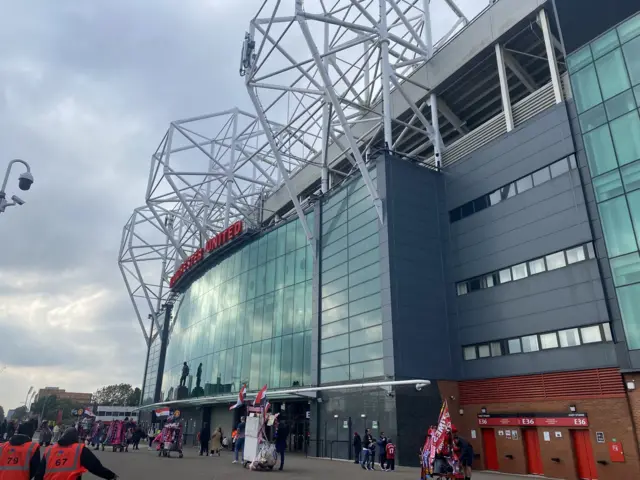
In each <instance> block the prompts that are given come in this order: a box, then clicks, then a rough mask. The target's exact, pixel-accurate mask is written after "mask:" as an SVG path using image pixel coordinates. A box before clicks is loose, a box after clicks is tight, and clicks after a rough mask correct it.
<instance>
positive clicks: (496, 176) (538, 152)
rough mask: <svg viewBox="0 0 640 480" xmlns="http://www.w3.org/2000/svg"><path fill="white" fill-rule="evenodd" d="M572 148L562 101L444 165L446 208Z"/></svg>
mask: <svg viewBox="0 0 640 480" xmlns="http://www.w3.org/2000/svg"><path fill="white" fill-rule="evenodd" d="M574 149H575V147H574V144H573V139H572V138H571V131H570V128H569V123H568V119H567V115H566V109H565V108H564V106H563V105H562V104H561V105H558V106H556V107H554V108H553V109H551V110H550V111H549V113H545V114H543V115H539V116H538V117H535V118H534V119H533V120H531V121H529V122H528V123H526V124H525V125H524V126H523V127H521V129H519V130H517V131H513V132H509V133H507V134H505V135H504V136H502V137H500V138H499V139H497V140H495V141H494V142H493V143H491V144H490V145H489V146H488V147H486V148H484V149H481V150H478V151H476V152H474V153H472V154H471V155H469V156H468V157H466V159H464V160H461V161H459V162H457V163H455V164H454V165H452V166H451V167H449V168H447V169H446V170H445V178H446V181H447V199H446V200H447V209H448V210H450V209H452V208H455V207H457V206H459V205H462V204H464V203H466V202H468V201H470V200H473V199H474V198H477V197H479V196H481V195H484V194H487V193H489V192H491V191H493V190H495V189H497V188H499V187H501V186H503V185H506V184H507V183H509V182H511V181H514V180H516V179H518V178H520V177H523V176H525V175H527V174H529V173H532V172H534V171H535V170H538V169H539V168H542V167H544V166H545V165H549V164H550V163H552V162H553V161H555V160H558V159H560V158H562V157H564V156H566V155H569V154H570V153H573V151H574Z"/></svg>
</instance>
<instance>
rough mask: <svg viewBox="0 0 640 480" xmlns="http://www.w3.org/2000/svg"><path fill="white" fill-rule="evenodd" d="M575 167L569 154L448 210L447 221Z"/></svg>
mask: <svg viewBox="0 0 640 480" xmlns="http://www.w3.org/2000/svg"><path fill="white" fill-rule="evenodd" d="M575 168H577V164H576V157H575V156H574V155H569V156H568V157H565V158H562V159H560V160H558V161H557V162H554V163H552V164H551V165H548V166H546V167H544V168H541V169H540V170H537V171H535V172H533V173H531V174H529V175H527V176H525V177H522V178H520V179H519V180H516V181H515V182H511V183H508V184H507V185H504V186H502V187H500V188H499V189H497V190H495V191H494V192H491V193H488V194H486V195H482V196H481V197H478V198H476V199H475V200H472V201H470V202H467V203H465V204H464V205H461V206H459V207H457V208H454V209H453V210H451V211H450V212H449V221H450V222H451V223H453V222H457V221H458V220H462V219H463V218H466V217H469V216H471V215H473V214H474V213H478V212H481V211H482V210H484V209H485V208H489V207H493V206H494V205H497V204H498V203H500V202H502V201H503V200H506V199H507V198H511V197H514V196H516V195H519V194H520V193H524V192H526V191H527V190H530V189H532V188H533V187H537V186H538V185H542V184H543V183H545V182H548V181H549V180H551V179H552V178H556V177H559V176H560V175H563V174H565V173H567V172H568V171H569V170H570V169H575Z"/></svg>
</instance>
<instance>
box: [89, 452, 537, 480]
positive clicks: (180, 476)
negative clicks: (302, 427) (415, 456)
mask: <svg viewBox="0 0 640 480" xmlns="http://www.w3.org/2000/svg"><path fill="white" fill-rule="evenodd" d="M95 453H97V455H98V457H99V458H100V461H101V462H103V464H104V465H105V466H106V467H107V468H109V469H111V470H113V471H114V472H116V473H117V474H118V475H119V476H120V478H121V479H122V480H134V479H135V480H139V479H152V480H204V479H207V480H218V479H227V480H228V479H230V478H233V480H244V479H251V480H256V478H259V477H261V476H267V477H268V478H270V479H272V480H275V479H276V478H279V479H282V480H299V479H300V480H303V479H304V480H314V479H318V480H320V479H322V480H327V479H334V480H342V479H349V480H365V479H366V480H377V479H383V478H390V479H395V480H419V478H420V470H419V469H418V468H409V467H399V468H398V469H396V471H395V472H382V471H380V470H375V471H367V470H363V469H362V468H360V466H358V465H355V464H353V463H352V462H346V461H337V460H325V459H317V458H306V457H305V456H304V455H298V454H290V455H287V456H286V458H285V467H284V470H283V471H277V470H274V471H266V472H260V471H257V472H254V471H250V470H249V469H245V468H243V467H242V466H241V465H240V464H233V463H232V461H233V455H232V454H231V452H223V453H222V454H221V456H220V457H217V456H213V457H206V456H203V457H200V456H199V455H198V453H197V450H196V449H194V448H187V449H186V450H185V452H184V454H185V455H184V458H178V457H177V455H175V454H173V455H174V456H172V457H171V458H161V457H158V455H157V453H156V452H155V451H149V450H148V449H147V447H146V446H145V447H142V446H141V447H140V450H138V451H130V452H128V453H119V452H115V453H114V452H110V451H105V452H95ZM96 478H97V477H94V476H93V475H90V474H87V475H84V476H83V479H85V480H94V479H96ZM473 478H474V480H522V479H523V478H527V477H522V476H512V475H503V474H498V473H488V472H474V474H473ZM537 478H540V477H537Z"/></svg>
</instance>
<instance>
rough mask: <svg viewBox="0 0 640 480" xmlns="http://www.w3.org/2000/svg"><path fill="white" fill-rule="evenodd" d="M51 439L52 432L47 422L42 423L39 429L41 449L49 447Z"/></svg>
mask: <svg viewBox="0 0 640 480" xmlns="http://www.w3.org/2000/svg"><path fill="white" fill-rule="evenodd" d="M52 438H53V432H52V431H51V429H50V428H49V424H48V423H47V422H43V423H42V427H41V429H40V445H42V446H43V447H48V446H49V445H51V440H52Z"/></svg>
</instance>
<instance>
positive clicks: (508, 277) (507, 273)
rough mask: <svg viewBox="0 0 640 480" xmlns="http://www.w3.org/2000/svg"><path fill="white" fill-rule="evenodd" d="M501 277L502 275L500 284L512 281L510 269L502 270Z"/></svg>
mask: <svg viewBox="0 0 640 480" xmlns="http://www.w3.org/2000/svg"><path fill="white" fill-rule="evenodd" d="M499 275H500V283H507V282H510V281H511V270H510V269H506V270H500V272H499Z"/></svg>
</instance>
